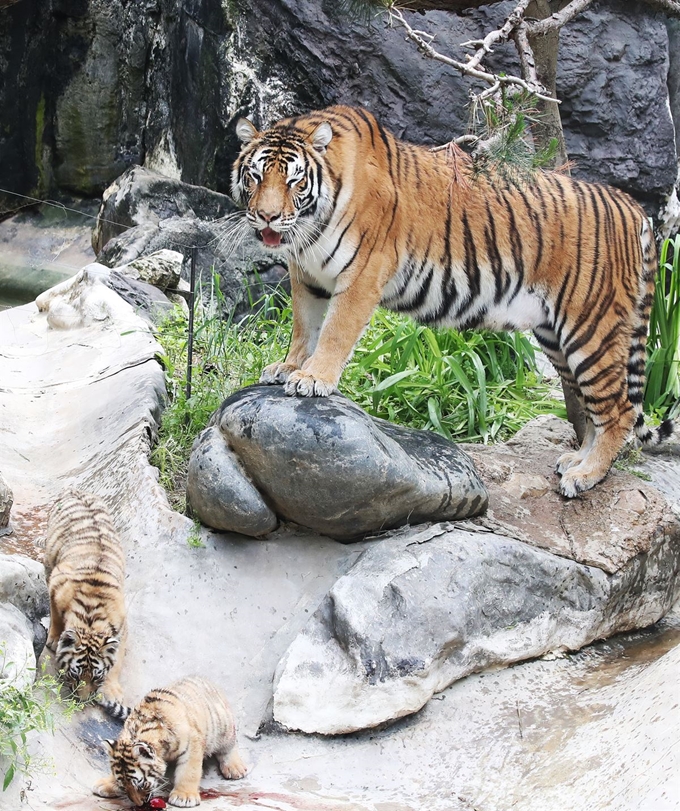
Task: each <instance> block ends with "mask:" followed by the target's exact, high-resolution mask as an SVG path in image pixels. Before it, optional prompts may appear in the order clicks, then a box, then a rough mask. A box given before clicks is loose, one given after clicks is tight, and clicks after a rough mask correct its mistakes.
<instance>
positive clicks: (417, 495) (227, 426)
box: [190, 386, 487, 540]
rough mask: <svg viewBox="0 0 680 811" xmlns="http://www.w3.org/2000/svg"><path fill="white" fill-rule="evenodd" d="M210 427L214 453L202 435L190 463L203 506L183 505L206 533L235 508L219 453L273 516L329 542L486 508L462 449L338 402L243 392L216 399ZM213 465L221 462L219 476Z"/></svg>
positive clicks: (230, 473)
mask: <svg viewBox="0 0 680 811" xmlns="http://www.w3.org/2000/svg"><path fill="white" fill-rule="evenodd" d="M214 422H215V424H216V426H219V430H220V431H221V434H222V436H223V449H221V450H218V449H217V440H216V434H215V433H214V432H211V433H210V434H209V435H208V438H206V439H204V440H201V441H199V442H198V443H197V444H196V446H195V448H194V451H193V453H192V459H191V463H190V464H191V466H192V471H193V476H192V482H191V489H192V493H193V492H195V491H196V490H197V489H198V487H199V485H198V482H197V481H196V473H197V472H198V469H199V465H200V464H203V465H204V469H205V474H204V479H205V480H204V481H203V482H202V483H201V485H200V487H201V492H202V494H203V495H202V498H203V501H202V502H201V507H199V505H198V501H197V500H196V498H195V496H194V495H192V496H191V504H192V508H194V509H196V513H197V515H199V517H200V518H201V520H204V521H205V522H206V523H208V525H209V526H215V527H216V525H215V524H214V523H212V524H211V523H210V520H211V518H212V516H213V514H215V513H216V512H218V513H220V515H221V514H223V513H224V512H226V511H228V510H231V509H232V507H231V504H232V503H234V504H235V505H238V504H239V498H240V497H239V492H240V488H241V487H242V486H243V485H242V484H240V483H238V482H236V480H235V479H234V468H235V465H234V463H233V460H232V457H231V454H230V453H228V452H227V451H226V450H225V449H226V448H227V446H228V447H229V448H230V449H231V451H233V452H234V453H235V454H236V455H237V456H238V458H239V460H240V465H241V466H242V467H243V468H244V469H245V470H246V471H247V476H248V477H249V478H250V479H251V480H252V482H253V483H254V485H255V486H256V487H257V489H258V490H259V491H260V492H261V493H263V494H264V497H265V499H266V501H267V503H268V504H270V505H272V507H273V509H274V511H275V512H276V513H277V514H278V515H279V516H280V517H281V518H284V519H286V520H289V521H295V522H296V523H298V524H301V525H303V526H306V527H309V528H311V529H314V530H317V531H319V532H323V533H324V534H326V535H329V536H330V537H332V538H336V539H338V540H351V539H353V538H359V537H362V536H365V535H367V534H369V533H374V532H379V531H381V530H386V529H390V528H393V527H397V526H401V525H403V524H409V523H410V524H415V523H419V522H422V521H441V520H451V519H460V518H468V517H470V516H473V515H478V514H479V513H481V512H483V511H484V510H485V509H486V505H487V492H486V488H485V487H484V484H483V483H482V481H481V479H480V478H479V476H478V475H477V473H476V471H475V469H474V465H473V464H472V462H471V460H470V458H469V457H468V456H467V455H466V454H465V453H464V452H463V451H461V450H459V449H458V448H456V446H455V445H453V444H452V443H451V442H448V441H447V440H446V439H443V438H442V437H440V436H438V435H436V434H433V433H430V432H427V431H416V430H412V429H407V428H400V427H398V426H395V425H392V424H391V423H388V422H385V421H384V420H378V419H374V418H373V417H370V416H369V415H368V414H366V412H365V411H363V410H362V409H361V408H359V407H358V406H357V405H355V404H354V403H352V402H351V401H350V400H347V399H346V398H345V397H342V396H341V395H332V396H331V397H328V398H309V399H307V398H297V397H288V396H287V395H286V394H284V392H283V388H282V387H281V386H252V387H250V388H247V389H243V390H242V391H239V392H237V393H236V394H234V395H232V396H231V397H229V398H228V399H227V400H225V402H224V403H223V404H222V407H221V408H220V410H219V411H218V412H217V414H216V415H215V418H214ZM207 448H209V450H207ZM205 456H209V457H210V459H211V461H210V464H207V463H205V462H202V459H203V458H204V457H205ZM217 460H219V462H217ZM222 460H224V461H223V462H222ZM216 462H217V463H218V464H224V467H225V472H224V474H223V475H221V476H220V475H218V474H217V473H216V472H215V470H214V467H213V465H214V464H215V463H216ZM227 482H233V485H232V486H233V487H234V492H232V491H231V490H229V488H228V486H227V484H226V483H227ZM195 501H196V503H195ZM203 505H205V508H203ZM237 510H238V506H235V507H234V511H235V512H236V511H237ZM220 520H222V519H220ZM216 528H217V527H216ZM241 531H243V530H241Z"/></svg>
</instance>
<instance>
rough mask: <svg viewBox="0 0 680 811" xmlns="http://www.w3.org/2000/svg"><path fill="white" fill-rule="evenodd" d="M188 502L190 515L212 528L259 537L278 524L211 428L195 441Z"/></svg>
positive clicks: (221, 440)
mask: <svg viewBox="0 0 680 811" xmlns="http://www.w3.org/2000/svg"><path fill="white" fill-rule="evenodd" d="M187 503H188V504H189V506H190V508H191V512H192V513H193V514H194V515H196V516H197V517H198V518H200V519H201V521H202V522H203V523H204V524H206V525H207V526H209V527H212V528H213V529H220V530H225V531H227V532H240V533H241V534H242V535H250V536H253V537H258V536H260V535H266V534H267V533H268V532H272V531H273V530H275V529H276V527H277V525H278V520H277V518H276V515H275V514H274V513H273V512H272V511H271V510H270V509H269V507H268V506H267V505H266V504H265V502H264V499H263V498H262V496H261V494H260V493H259V492H258V490H257V488H256V487H255V486H254V485H253V483H252V482H251V481H250V479H249V478H248V475H247V474H246V472H245V471H244V470H243V467H242V465H241V464H240V462H239V459H238V457H237V456H236V455H235V454H233V453H232V452H231V451H230V450H229V447H228V446H227V444H226V442H225V441H224V438H223V437H222V434H221V433H220V431H219V429H218V428H216V427H214V426H211V427H209V428H206V429H205V430H204V431H202V432H201V433H200V434H199V435H198V437H197V438H196V441H195V442H194V447H193V448H192V453H191V459H190V460H189V473H188V476H187Z"/></svg>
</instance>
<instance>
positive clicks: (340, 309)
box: [225, 106, 673, 498]
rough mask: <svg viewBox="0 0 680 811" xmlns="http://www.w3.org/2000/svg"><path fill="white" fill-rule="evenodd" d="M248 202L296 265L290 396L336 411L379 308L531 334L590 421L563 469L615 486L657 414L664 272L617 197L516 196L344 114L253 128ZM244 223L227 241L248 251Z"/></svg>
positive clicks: (470, 168)
mask: <svg viewBox="0 0 680 811" xmlns="http://www.w3.org/2000/svg"><path fill="white" fill-rule="evenodd" d="M236 134H237V136H238V137H239V139H240V140H241V142H242V144H243V147H242V149H241V153H240V155H239V156H238V158H237V160H236V161H235V162H234V167H233V173H232V196H233V197H234V199H235V200H236V202H237V203H239V204H240V205H242V206H243V207H244V208H245V214H244V217H245V220H246V221H247V222H248V223H249V224H250V225H251V226H252V228H253V229H255V231H256V234H257V236H258V237H259V239H260V240H261V241H262V242H263V243H264V244H265V245H266V246H267V247H268V248H269V249H270V250H273V251H276V252H279V253H280V254H281V256H282V257H283V258H285V259H286V261H287V262H288V266H289V270H290V282H291V289H292V294H293V334H292V339H291V343H290V348H289V351H288V355H287V357H286V358H285V360H283V361H282V362H278V363H273V364H271V365H270V366H268V367H266V368H265V369H264V371H263V373H262V378H261V381H262V382H263V383H281V384H283V386H284V389H285V392H286V393H287V394H289V395H301V396H305V397H310V396H315V397H327V396H328V395H329V394H331V392H333V391H334V389H335V387H336V386H337V384H338V380H339V378H340V374H341V373H342V370H343V367H344V366H345V364H346V363H347V361H348V360H349V358H350V357H351V355H352V352H353V349H354V346H355V344H356V342H357V341H358V339H359V337H360V336H361V334H362V332H363V330H364V329H365V328H366V326H367V325H368V323H369V320H370V318H371V315H372V314H373V311H374V310H375V309H376V307H378V306H379V305H381V306H383V307H387V308H389V309H390V310H395V311H397V312H403V313H408V314H409V315H410V316H412V317H413V318H414V319H416V320H417V321H419V322H421V323H424V324H432V325H434V326H442V327H454V328H456V329H472V328H487V329H495V330H529V329H531V330H533V332H534V335H535V336H536V338H537V340H538V342H539V343H540V345H541V347H542V348H543V350H544V351H545V353H546V354H547V355H548V357H549V358H550V360H551V361H552V363H553V365H554V366H555V368H556V369H557V371H558V372H559V374H560V376H561V378H562V380H563V382H564V383H565V384H566V385H567V386H569V387H570V388H571V389H572V390H573V391H574V393H575V394H576V396H577V397H578V399H579V400H580V403H581V405H582V407H583V409H584V411H585V413H586V416H587V428H586V432H585V438H584V441H583V444H582V446H581V448H580V450H579V451H577V452H575V453H571V452H570V453H565V454H563V455H562V456H561V457H560V458H559V459H558V460H557V467H556V472H557V473H558V474H559V475H560V476H561V481H560V491H561V492H562V494H563V495H565V496H568V497H570V498H573V497H574V496H577V495H578V494H579V493H581V492H583V491H584V490H588V489H590V488H591V487H594V486H595V485H596V484H597V483H598V482H599V481H600V480H601V479H603V478H604V477H605V476H606V474H607V472H608V470H609V468H610V467H611V465H612V463H613V461H614V460H615V459H616V456H617V454H618V453H619V451H620V450H621V448H622V446H623V444H624V443H625V441H626V438H627V437H628V435H629V433H630V432H631V430H634V431H635V434H636V435H637V437H638V439H640V440H641V441H642V442H643V444H656V443H657V442H659V441H660V440H662V439H664V438H666V437H667V436H668V435H669V434H670V433H671V432H672V431H673V423H672V422H671V421H670V420H666V421H665V422H663V423H662V424H661V426H660V427H659V428H657V429H654V430H652V429H650V428H647V427H646V426H645V424H644V417H643V413H642V395H643V390H644V384H645V357H646V356H645V344H646V341H647V327H648V324H649V313H650V308H651V304H652V298H653V291H654V277H655V274H656V270H657V256H656V246H655V243H654V235H653V233H652V229H651V226H650V224H649V220H648V219H647V216H646V215H645V212H644V211H643V210H642V208H641V207H640V206H639V205H638V204H637V203H636V202H635V201H634V200H632V199H631V198H630V197H628V196H627V195H626V194H624V193H623V192H621V191H619V190H618V189H613V188H607V187H604V186H600V185H596V184H593V183H584V182H582V181H579V180H573V179H571V178H569V177H566V176H564V175H561V174H558V173H554V172H553V173H550V172H544V173H541V172H538V173H537V174H536V176H535V178H533V179H532V181H531V182H527V183H525V184H522V185H519V184H512V183H509V182H508V181H506V180H505V179H504V178H503V177H501V176H499V175H498V174H493V173H489V174H483V173H478V172H476V171H475V167H474V165H473V162H472V159H471V158H470V157H469V156H467V155H465V154H464V153H463V152H462V151H460V150H458V151H455V150H453V151H452V150H438V151H433V150H431V149H428V148H427V147H423V146H416V145H414V144H409V143H406V142H404V141H401V140H399V139H398V138H396V137H395V136H394V135H392V133H390V132H388V131H387V130H386V129H385V128H384V127H383V126H382V125H381V124H380V123H379V122H378V121H377V120H376V119H375V118H374V117H373V115H371V113H369V112H368V111H367V110H364V109H361V108H353V107H344V106H336V107H329V108H328V109H326V110H320V111H317V112H312V113H309V114H307V115H301V116H298V117H296V118H288V119H284V120H282V121H279V122H277V123H276V124H274V125H273V126H272V127H270V128H269V129H267V130H265V131H263V132H259V131H258V130H257V129H256V128H255V127H254V126H253V124H251V122H250V121H248V120H247V119H240V120H239V122H238V123H237V125H236ZM242 223H243V220H242V219H241V220H237V219H234V218H233V217H232V218H230V219H229V220H228V222H226V223H225V230H227V229H233V230H232V231H230V233H231V234H233V235H234V238H235V239H238V238H239V235H240V234H241V233H242Z"/></svg>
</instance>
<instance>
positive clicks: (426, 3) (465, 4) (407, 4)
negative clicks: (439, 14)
mask: <svg viewBox="0 0 680 811" xmlns="http://www.w3.org/2000/svg"><path fill="white" fill-rule="evenodd" d="M642 1H643V2H644V3H645V4H646V5H648V6H651V7H652V8H656V9H658V10H659V11H663V12H665V13H666V14H668V15H669V16H671V17H680V0H642ZM499 2H500V0H398V5H399V8H400V9H402V10H404V11H453V12H455V13H456V14H458V13H460V12H461V11H465V10H466V9H469V8H479V6H491V5H494V4H495V3H499Z"/></svg>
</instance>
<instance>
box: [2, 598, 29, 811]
mask: <svg viewBox="0 0 680 811" xmlns="http://www.w3.org/2000/svg"><path fill="white" fill-rule="evenodd" d="M34 678H35V654H34V652H33V626H32V625H31V623H30V622H29V621H28V619H27V618H26V617H25V616H24V614H22V613H21V611H19V609H18V608H15V607H14V606H13V605H10V604H9V603H0V691H2V690H4V689H6V688H7V687H15V688H16V689H17V690H24V689H25V688H26V687H28V685H30V684H31V683H32V682H33V679H34ZM1 767H2V762H1V761H0V768H1ZM0 802H1V801H0Z"/></svg>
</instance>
